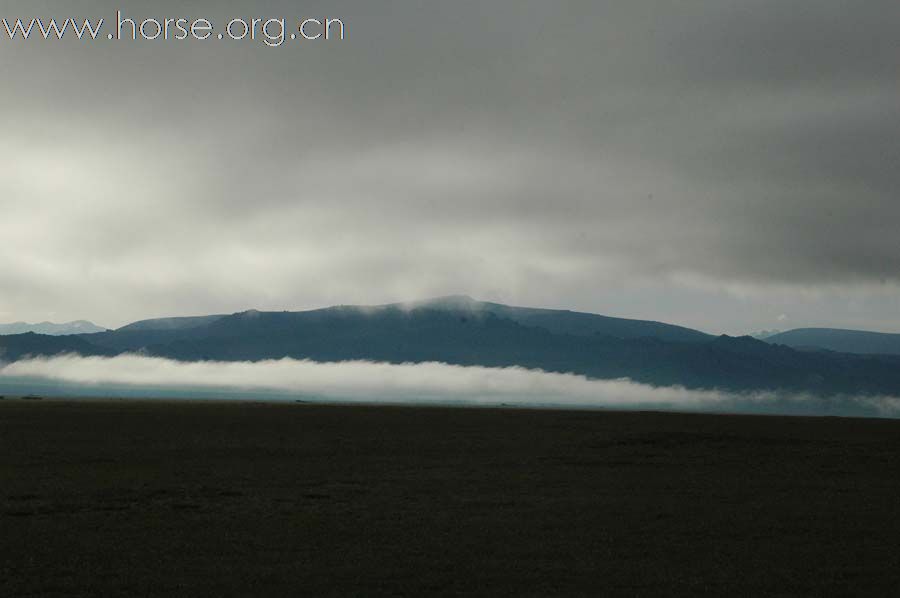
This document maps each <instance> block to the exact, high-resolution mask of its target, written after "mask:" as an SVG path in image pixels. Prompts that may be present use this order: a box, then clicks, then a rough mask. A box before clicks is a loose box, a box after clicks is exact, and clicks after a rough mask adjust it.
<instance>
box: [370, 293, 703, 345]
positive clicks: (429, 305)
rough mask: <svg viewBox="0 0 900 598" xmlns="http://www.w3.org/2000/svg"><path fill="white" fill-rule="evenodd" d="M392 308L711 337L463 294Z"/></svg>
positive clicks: (574, 330) (579, 330)
mask: <svg viewBox="0 0 900 598" xmlns="http://www.w3.org/2000/svg"><path fill="white" fill-rule="evenodd" d="M396 307H407V308H410V307H412V308H418V309H443V310H455V311H462V312H466V311H468V312H472V313H473V314H477V313H490V314H494V315H496V316H499V317H501V318H507V319H510V320H512V321H514V322H518V323H519V324H524V325H526V326H537V327H539V328H544V329H546V330H549V331H550V332H556V333H563V334H574V335H577V336H595V335H602V336H611V337H615V338H631V339H633V338H658V339H660V340H665V341H680V342H702V341H708V340H710V339H712V338H713V337H712V336H710V335H708V334H705V333H703V332H700V331H698V330H692V329H691V328H685V327H683V326H675V325H673V324H664V323H662V322H652V321H647V320H631V319H626V318H611V317H609V316H601V315H597V314H591V313H583V312H575V311H569V310H559V309H540V308H532V307H511V306H509V305H502V304H500V303H488V302H482V301H476V300H474V299H472V298H471V297H467V296H464V295H456V296H450V297H441V298H438V299H432V300H429V301H422V302H418V303H410V304H406V305H405V306H404V304H394V305H387V306H383V307H382V309H390V308H396Z"/></svg>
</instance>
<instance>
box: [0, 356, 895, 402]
mask: <svg viewBox="0 0 900 598" xmlns="http://www.w3.org/2000/svg"><path fill="white" fill-rule="evenodd" d="M4 389H5V392H10V389H12V390H13V391H16V390H19V391H20V392H47V393H50V392H52V393H54V394H59V395H64V396H65V395H70V396H85V395H91V396H118V395H122V396H131V397H133V396H145V397H170V396H182V397H200V398H212V397H222V398H235V397H240V398H267V399H300V398H303V399H308V400H321V401H341V402H364V403H402V404H466V405H484V406H491V405H513V406H521V407H572V408H576V407H577V408H598V409H602V408H609V409H669V410H679V411H719V412H721V411H739V412H756V413H815V414H828V415H878V416H886V417H900V398H896V397H841V398H829V399H825V398H817V397H813V396H810V395H804V394H789V393H775V392H755V393H730V392H722V391H710V390H704V391H697V390H688V389H685V388H682V387H653V386H649V385H646V384H639V383H636V382H632V381H630V380H626V379H622V380H591V379H588V378H585V377H584V376H578V375H574V374H555V373H547V372H543V371H538V370H526V369H523V368H517V367H512V368H486V367H464V366H456V365H448V364H445V363H421V364H388V363H375V362H367V361H349V362H339V363H320V362H314V361H307V360H302V361H300V360H295V359H280V360H271V361H260V362H253V363H250V362H209V361H207V362H193V363H185V362H178V361H172V360H168V359H159V358H152V357H144V356H139V355H122V356H118V357H112V358H106V357H80V356H62V357H53V358H39V359H31V360H25V361H18V362H14V363H11V364H8V365H5V366H2V367H0V390H4Z"/></svg>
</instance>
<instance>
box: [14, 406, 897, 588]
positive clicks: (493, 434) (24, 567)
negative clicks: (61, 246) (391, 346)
mask: <svg viewBox="0 0 900 598" xmlns="http://www.w3.org/2000/svg"><path fill="white" fill-rule="evenodd" d="M898 505H900V421H890V420H863V419H815V418H778V417H748V416H707V415H681V414H659V413H614V412H576V411H515V410H486V409H484V410H479V409H443V408H405V407H404V408H400V407H358V406H357V407H349V406H316V405H307V404H294V403H291V404H275V403H249V402H248V403H237V402H231V403H228V402H188V401H182V402H172V401H166V402H164V401H112V400H108V401H101V400H97V401H86V400H71V401H57V400H49V399H45V400H42V401H22V400H18V399H10V398H6V399H5V400H3V401H0V595H2V596H99V595H103V596H144V595H158V596H252V595H273V596H299V595H334V596H348V595H350V596H353V595H356V596H378V595H407V596H425V595H462V594H466V595H485V596H500V595H508V596H548V595H568V596H571V595H605V596H614V595H622V596H672V595H682V596H695V595H702V594H708V595H718V596H759V595H779V596H798V595H816V596H822V595H847V596H850V595H853V596H860V595H870V596H886V595H891V594H893V593H894V592H895V591H896V590H897V588H898V587H900V507H898Z"/></svg>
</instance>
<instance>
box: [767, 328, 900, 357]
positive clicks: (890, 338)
mask: <svg viewBox="0 0 900 598" xmlns="http://www.w3.org/2000/svg"><path fill="white" fill-rule="evenodd" d="M765 341H766V342H768V343H774V344H778V345H787V346H789V347H794V348H795V349H824V350H828V351H839V352H843V353H861V354H868V355H900V334H888V333H884V332H868V331H865V330H841V329H837V328H798V329H796V330H788V331H787V332H782V333H780V334H775V335H773V336H770V337H767V338H766V339H765Z"/></svg>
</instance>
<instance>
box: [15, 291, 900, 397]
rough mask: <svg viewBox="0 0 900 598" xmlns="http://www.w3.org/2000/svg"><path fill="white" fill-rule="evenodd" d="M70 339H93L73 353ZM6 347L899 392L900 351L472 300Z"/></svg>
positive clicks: (270, 316) (157, 327)
mask: <svg viewBox="0 0 900 598" xmlns="http://www.w3.org/2000/svg"><path fill="white" fill-rule="evenodd" d="M27 336H28V335H26V337H27ZM6 339H14V342H12V344H10V341H6ZM60 339H63V340H65V339H68V340H72V341H80V342H82V343H83V344H82V345H80V346H63V345H60V344H59V341H60ZM3 341H6V342H7V344H6V345H5V347H4V345H3V344H2V342H3ZM0 350H3V351H5V352H6V355H5V357H4V358H5V359H7V360H10V359H17V358H21V356H23V355H27V354H31V355H41V354H59V353H61V352H76V353H81V354H86V355H111V354H118V353H124V352H141V353H143V354H146V355H150V356H158V357H166V358H170V359H177V360H181V361H203V360H218V361H260V360H266V359H280V358H284V357H291V358H295V359H311V360H316V361H330V362H333V361H346V360H370V361H383V362H390V363H421V362H427V361H439V362H444V363H449V364H457V365H479V366H487V367H504V366H520V367H524V368H532V369H541V370H545V371H548V372H560V373H574V374H581V375H584V376H587V377H590V378H597V379H616V378H630V379H632V380H635V381H638V382H644V383H647V384H653V385H658V386H673V385H681V386H685V387H687V388H697V389H701V388H702V389H725V390H732V391H751V390H753V391H757V390H772V391H779V390H789V391H801V392H809V393H814V394H818V395H837V394H842V393H846V394H890V395H900V355H898V356H892V355H857V354H849V353H836V352H823V351H800V350H795V349H793V348H791V347H787V346H784V345H781V344H769V343H766V342H762V341H759V340H756V339H753V338H751V337H740V338H734V337H728V336H719V337H714V336H709V335H706V334H704V333H702V332H698V331H696V330H691V329H688V328H682V327H679V326H672V325H670V324H663V323H659V322H648V321H642V320H626V319H621V318H609V317H605V316H599V315H594V314H586V313H576V312H568V311H561V310H546V309H533V308H520V307H512V306H507V305H502V304H497V303H484V302H479V301H475V300H473V299H470V298H468V297H444V298H440V299H435V300H430V301H422V302H414V303H397V304H390V305H381V306H374V307H363V306H337V307H329V308H325V309H318V310H311V311H303V312H260V311H256V310H251V311H246V312H240V313H235V314H231V315H227V316H208V317H198V318H177V319H163V320H149V321H144V322H139V323H136V324H133V325H129V326H125V327H123V328H120V329H118V330H114V331H108V332H102V333H97V334H84V335H79V336H77V337H40V336H38V335H32V337H28V338H19V337H0Z"/></svg>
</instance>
